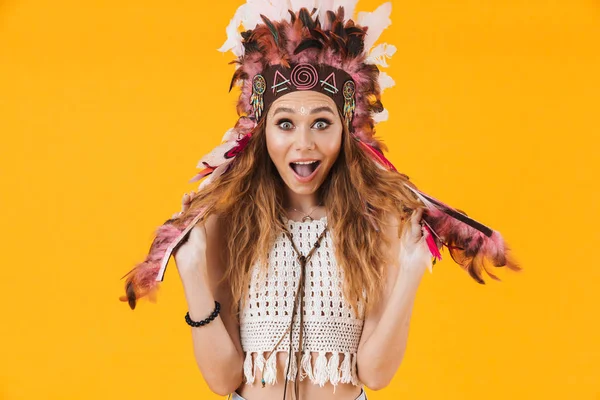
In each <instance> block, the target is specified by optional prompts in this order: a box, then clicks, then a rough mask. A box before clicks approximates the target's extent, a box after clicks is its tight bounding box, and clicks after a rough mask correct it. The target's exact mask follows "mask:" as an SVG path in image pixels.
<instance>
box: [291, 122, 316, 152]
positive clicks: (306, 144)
mask: <svg viewBox="0 0 600 400" xmlns="http://www.w3.org/2000/svg"><path fill="white" fill-rule="evenodd" d="M314 147H315V142H314V138H313V132H312V130H311V129H310V126H308V125H307V124H302V125H301V126H300V127H298V129H296V149H297V150H304V149H306V150H312V149H313V148H314Z"/></svg>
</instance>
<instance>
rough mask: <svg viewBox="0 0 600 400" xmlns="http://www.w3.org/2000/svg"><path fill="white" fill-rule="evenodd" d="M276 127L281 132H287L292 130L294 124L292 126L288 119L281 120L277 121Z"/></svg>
mask: <svg viewBox="0 0 600 400" xmlns="http://www.w3.org/2000/svg"><path fill="white" fill-rule="evenodd" d="M277 126H278V127H279V129H281V130H282V131H289V130H291V129H293V128H294V124H292V121H290V120H289V119H282V120H279V121H277Z"/></svg>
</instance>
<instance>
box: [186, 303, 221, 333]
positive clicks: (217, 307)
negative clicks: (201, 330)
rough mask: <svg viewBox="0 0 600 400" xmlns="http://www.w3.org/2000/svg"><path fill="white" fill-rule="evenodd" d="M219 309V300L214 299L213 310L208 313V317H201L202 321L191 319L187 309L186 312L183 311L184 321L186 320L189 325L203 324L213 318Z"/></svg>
mask: <svg viewBox="0 0 600 400" xmlns="http://www.w3.org/2000/svg"><path fill="white" fill-rule="evenodd" d="M219 311H221V304H219V302H218V301H216V300H215V310H214V311H213V312H212V314H210V316H209V317H208V318H206V319H203V320H202V321H192V319H191V318H190V312H189V311H188V312H187V313H185V322H187V324H188V325H189V326H194V327H198V326H204V325H206V324H208V323H209V322H210V321H212V320H213V319H215V318H217V315H219Z"/></svg>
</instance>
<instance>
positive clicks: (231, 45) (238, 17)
mask: <svg viewBox="0 0 600 400" xmlns="http://www.w3.org/2000/svg"><path fill="white" fill-rule="evenodd" d="M289 8H290V3H289V1H280V0H248V1H247V2H246V3H245V4H242V5H241V6H239V7H238V9H237V10H236V12H235V14H234V16H233V18H232V19H231V21H230V22H229V25H227V29H226V30H225V31H226V33H227V40H226V41H225V43H223V45H222V46H221V47H220V48H219V49H218V50H219V51H221V52H223V53H224V52H227V51H228V50H231V51H232V52H233V54H235V55H236V56H237V57H239V56H241V55H243V54H244V46H243V45H242V36H241V35H240V32H239V27H240V26H242V27H243V29H244V30H249V29H254V28H256V25H258V24H261V23H263V21H262V18H261V17H260V15H261V14H263V15H264V16H265V17H267V18H269V19H270V20H271V21H281V20H284V19H285V20H288V21H289V20H290V15H289V13H288V11H287V10H288V9H289Z"/></svg>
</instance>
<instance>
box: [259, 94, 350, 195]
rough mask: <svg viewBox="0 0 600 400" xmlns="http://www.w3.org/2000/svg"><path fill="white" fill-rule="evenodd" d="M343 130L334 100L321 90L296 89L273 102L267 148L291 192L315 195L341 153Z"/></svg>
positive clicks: (269, 113) (267, 130) (267, 123)
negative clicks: (320, 91) (319, 91)
mask: <svg viewBox="0 0 600 400" xmlns="http://www.w3.org/2000/svg"><path fill="white" fill-rule="evenodd" d="M342 131H343V125H342V120H341V119H340V116H339V113H338V111H337V107H336V105H335V102H334V101H333V100H332V99H331V98H329V97H328V96H326V95H324V94H322V93H318V92H314V91H310V90H307V91H297V92H292V93H289V94H286V95H285V96H282V97H280V98H278V99H277V100H275V101H274V102H273V104H272V105H271V107H270V108H269V112H268V113H267V120H266V128H265V133H266V141H267V150H268V152H269V156H270V157H271V160H273V163H274V164H275V167H276V168H277V171H279V175H280V176H281V178H282V179H283V181H284V182H285V184H286V185H287V187H288V189H289V190H288V194H291V195H293V194H296V195H316V192H317V190H318V189H319V187H320V186H321V184H322V183H323V181H324V180H325V178H327V175H328V174H329V171H330V170H331V167H332V165H333V164H334V163H335V160H336V159H337V157H338V154H339V152H340V147H341V143H342Z"/></svg>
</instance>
